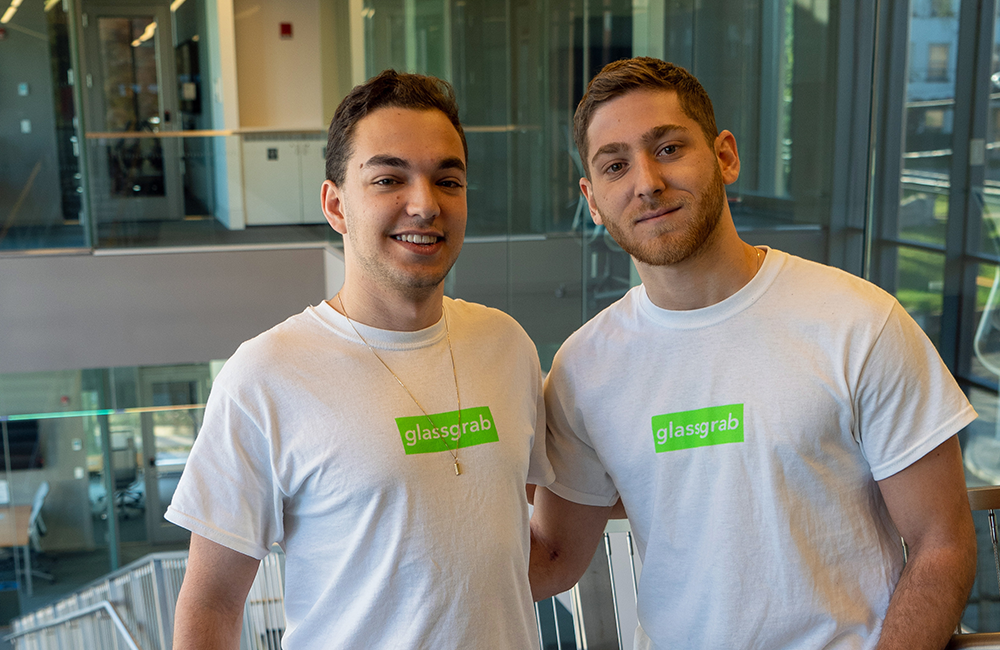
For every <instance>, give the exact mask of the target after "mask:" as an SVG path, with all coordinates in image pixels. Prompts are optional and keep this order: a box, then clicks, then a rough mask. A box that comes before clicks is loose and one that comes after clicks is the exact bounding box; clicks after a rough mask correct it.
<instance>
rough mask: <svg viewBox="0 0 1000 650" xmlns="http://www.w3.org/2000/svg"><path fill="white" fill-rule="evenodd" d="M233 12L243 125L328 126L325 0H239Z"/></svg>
mask: <svg viewBox="0 0 1000 650" xmlns="http://www.w3.org/2000/svg"><path fill="white" fill-rule="evenodd" d="M233 10H234V13H235V24H236V59H237V61H239V65H238V69H237V82H238V86H239V108H240V126H241V127H242V128H258V127H259V128H283V129H286V128H303V129H323V128H324V124H323V74H322V71H321V65H320V64H321V61H320V52H321V47H320V24H321V21H320V4H319V0H295V2H282V1H281V0H234V1H233ZM281 23H291V24H292V38H290V39H282V38H281V37H280V31H279V25H280V24H281Z"/></svg>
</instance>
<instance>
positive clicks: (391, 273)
mask: <svg viewBox="0 0 1000 650" xmlns="http://www.w3.org/2000/svg"><path fill="white" fill-rule="evenodd" d="M349 221H350V220H349ZM352 230H353V229H352V228H351V227H350V223H348V230H347V235H346V236H345V238H344V239H345V243H346V242H347V241H348V240H350V241H351V244H354V242H353V238H352V235H351V233H352ZM351 248H352V249H353V253H354V258H355V259H356V260H357V261H358V265H359V266H360V267H361V269H362V270H363V272H364V275H365V276H367V277H368V278H370V279H371V281H372V282H373V283H374V285H375V286H379V287H382V288H384V289H386V290H389V291H392V292H396V293H398V294H400V295H403V296H406V297H408V298H413V299H419V298H423V297H426V296H427V295H428V294H431V293H433V292H434V291H435V290H436V289H437V288H438V287H439V286H440V285H441V283H443V282H444V279H445V277H446V276H447V275H448V272H449V271H451V268H452V267H453V266H454V265H455V262H457V261H458V255H457V254H456V255H455V258H454V259H452V260H451V261H450V262H449V263H448V265H447V266H446V267H445V268H444V269H442V270H439V271H437V272H432V271H431V270H429V269H427V270H425V269H422V270H420V271H413V272H407V270H406V269H403V268H399V267H397V266H395V265H394V264H393V263H392V261H391V259H390V257H389V256H388V255H387V256H385V257H383V256H382V255H380V253H379V251H365V247H364V246H353V245H352V246H351Z"/></svg>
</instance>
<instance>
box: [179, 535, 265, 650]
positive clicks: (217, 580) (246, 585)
mask: <svg viewBox="0 0 1000 650" xmlns="http://www.w3.org/2000/svg"><path fill="white" fill-rule="evenodd" d="M259 566H260V560H257V559H254V558H252V557H250V556H248V555H243V554H242V553H238V552H237V551H234V550H232V549H229V548H226V547H225V546H221V545H219V544H216V543H215V542H211V541H209V540H207V539H205V538H204V537H202V536H200V535H195V534H193V533H192V535H191V550H190V551H189V553H188V565H187V571H186V572H185V574H184V582H183V583H182V584H181V592H180V595H179V596H178V597H177V610H176V613H175V618H174V647H175V648H184V649H185V650H190V649H198V648H206V649H207V648H231V649H236V648H239V647H240V629H241V628H242V625H243V605H244V603H245V602H246V599H247V593H249V591H250V585H252V584H253V579H254V577H255V576H256V575H257V568H258V567H259Z"/></svg>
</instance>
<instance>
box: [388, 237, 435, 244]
mask: <svg viewBox="0 0 1000 650" xmlns="http://www.w3.org/2000/svg"><path fill="white" fill-rule="evenodd" d="M396 239H398V240H399V241H405V242H409V243H411V244H433V243H434V242H436V241H437V240H438V238H437V237H436V236H434V235H396Z"/></svg>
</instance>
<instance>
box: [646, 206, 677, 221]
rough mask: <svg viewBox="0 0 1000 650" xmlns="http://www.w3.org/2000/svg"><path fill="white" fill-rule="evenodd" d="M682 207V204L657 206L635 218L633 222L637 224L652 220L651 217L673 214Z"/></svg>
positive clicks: (657, 217)
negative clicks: (666, 206)
mask: <svg viewBox="0 0 1000 650" xmlns="http://www.w3.org/2000/svg"><path fill="white" fill-rule="evenodd" d="M682 207H683V206H682V205H675V206H672V207H669V208H658V209H656V210H655V211H653V212H647V213H646V214H644V215H642V216H640V217H639V218H638V219H636V220H635V222H636V223H637V224H638V223H643V222H645V221H652V220H653V219H659V218H660V217H665V216H667V215H670V214H673V213H674V212H677V211H678V210H680V209H681V208H682Z"/></svg>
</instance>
